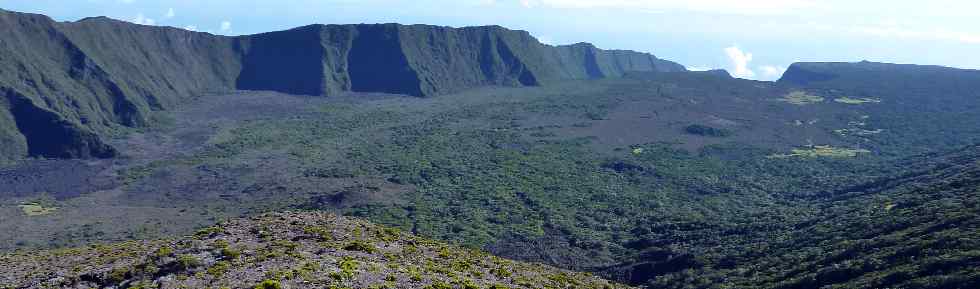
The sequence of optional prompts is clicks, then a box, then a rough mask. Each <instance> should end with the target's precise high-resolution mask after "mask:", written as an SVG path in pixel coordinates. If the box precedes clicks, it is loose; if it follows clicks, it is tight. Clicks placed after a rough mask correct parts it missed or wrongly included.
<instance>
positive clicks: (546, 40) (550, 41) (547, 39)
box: [538, 36, 555, 45]
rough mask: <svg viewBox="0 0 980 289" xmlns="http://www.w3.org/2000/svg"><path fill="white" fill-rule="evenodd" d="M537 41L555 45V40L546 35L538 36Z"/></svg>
mask: <svg viewBox="0 0 980 289" xmlns="http://www.w3.org/2000/svg"><path fill="white" fill-rule="evenodd" d="M538 42H541V43H543V44H548V45H555V40H554V39H552V38H551V37H548V36H541V37H538Z"/></svg>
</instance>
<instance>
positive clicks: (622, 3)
mask: <svg viewBox="0 0 980 289" xmlns="http://www.w3.org/2000/svg"><path fill="white" fill-rule="evenodd" d="M530 2H540V3H541V4H542V5H544V6H548V7H553V8H568V9H594V8H612V9H634V10H636V9H641V10H653V11H663V10H687V11H695V12H705V13H718V14H751V15H757V14H786V13H791V12H795V11H800V10H803V9H813V8H815V7H818V6H819V5H818V4H817V1H814V0H740V1H731V0H687V1H674V0H538V1H532V0H521V4H522V5H524V6H525V7H531V6H533V5H528V4H529V3H530ZM530 4H533V3H530Z"/></svg>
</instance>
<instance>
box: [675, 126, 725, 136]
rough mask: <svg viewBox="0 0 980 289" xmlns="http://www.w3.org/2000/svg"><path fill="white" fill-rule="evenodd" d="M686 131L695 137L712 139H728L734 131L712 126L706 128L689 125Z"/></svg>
mask: <svg viewBox="0 0 980 289" xmlns="http://www.w3.org/2000/svg"><path fill="white" fill-rule="evenodd" d="M684 131H685V132H687V133H689V134H693V135H700V136H710V137H727V136H731V135H732V131H730V130H727V129H721V128H713V127H710V126H705V125H700V124H692V125H689V126H687V127H686V128H684Z"/></svg>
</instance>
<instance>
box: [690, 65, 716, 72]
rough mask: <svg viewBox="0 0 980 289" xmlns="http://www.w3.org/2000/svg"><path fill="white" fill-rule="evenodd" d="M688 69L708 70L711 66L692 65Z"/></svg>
mask: <svg viewBox="0 0 980 289" xmlns="http://www.w3.org/2000/svg"><path fill="white" fill-rule="evenodd" d="M687 70H690V71H708V70H711V68H708V67H707V66H691V67H688V68H687Z"/></svg>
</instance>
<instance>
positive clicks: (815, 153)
mask: <svg viewBox="0 0 980 289" xmlns="http://www.w3.org/2000/svg"><path fill="white" fill-rule="evenodd" d="M870 152H871V151H869V150H866V149H849V148H837V147H832V146H812V147H807V148H799V149H793V150H792V152H791V153H790V154H779V155H771V156H769V157H770V158H790V157H801V158H816V157H832V158H853V157H856V156H858V154H863V153H870Z"/></svg>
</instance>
